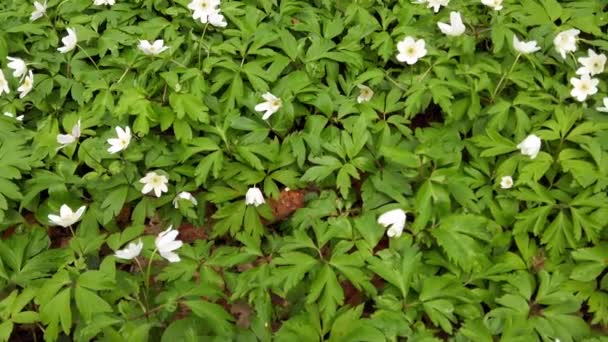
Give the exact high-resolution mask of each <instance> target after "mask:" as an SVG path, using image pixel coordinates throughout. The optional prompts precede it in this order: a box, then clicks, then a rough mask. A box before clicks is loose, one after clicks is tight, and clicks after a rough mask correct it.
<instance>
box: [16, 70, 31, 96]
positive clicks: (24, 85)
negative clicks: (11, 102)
mask: <svg viewBox="0 0 608 342" xmlns="http://www.w3.org/2000/svg"><path fill="white" fill-rule="evenodd" d="M33 88H34V73H33V72H32V70H30V71H29V72H28V73H27V75H26V76H25V77H24V78H23V81H21V84H20V85H19V88H17V91H18V92H19V98H20V99H22V98H24V97H25V96H26V95H27V94H29V93H30V91H32V89H33Z"/></svg>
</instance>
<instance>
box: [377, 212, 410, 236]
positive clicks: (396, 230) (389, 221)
mask: <svg viewBox="0 0 608 342" xmlns="http://www.w3.org/2000/svg"><path fill="white" fill-rule="evenodd" d="M405 220H406V215H405V211H403V210H401V209H393V210H389V211H387V212H385V213H384V214H382V215H380V217H378V223H379V224H381V225H382V226H384V227H388V230H387V231H386V235H387V236H388V237H389V238H392V237H400V236H401V234H402V233H403V228H404V227H405Z"/></svg>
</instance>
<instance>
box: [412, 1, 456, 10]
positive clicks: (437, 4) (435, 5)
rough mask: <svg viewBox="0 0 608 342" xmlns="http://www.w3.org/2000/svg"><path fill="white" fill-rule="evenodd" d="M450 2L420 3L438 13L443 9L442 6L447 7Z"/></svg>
mask: <svg viewBox="0 0 608 342" xmlns="http://www.w3.org/2000/svg"><path fill="white" fill-rule="evenodd" d="M449 2H450V0H425V1H420V2H419V3H426V7H428V8H432V9H433V12H435V13H437V12H439V9H440V8H441V6H444V7H445V6H447V5H448V4H449Z"/></svg>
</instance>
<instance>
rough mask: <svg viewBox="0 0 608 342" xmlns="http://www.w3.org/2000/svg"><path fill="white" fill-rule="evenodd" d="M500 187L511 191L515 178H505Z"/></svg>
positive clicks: (501, 180) (502, 179)
mask: <svg viewBox="0 0 608 342" xmlns="http://www.w3.org/2000/svg"><path fill="white" fill-rule="evenodd" d="M500 187H501V188H503V189H511V188H512V187H513V177H511V176H504V177H502V178H501V179H500Z"/></svg>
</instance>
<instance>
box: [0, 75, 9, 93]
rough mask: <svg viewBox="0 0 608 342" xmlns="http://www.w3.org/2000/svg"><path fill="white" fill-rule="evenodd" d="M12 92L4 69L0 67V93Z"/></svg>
mask: <svg viewBox="0 0 608 342" xmlns="http://www.w3.org/2000/svg"><path fill="white" fill-rule="evenodd" d="M10 92H11V89H10V88H9V86H8V82H7V81H6V78H5V77H4V72H3V71H2V69H0V95H2V93H7V94H10Z"/></svg>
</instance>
